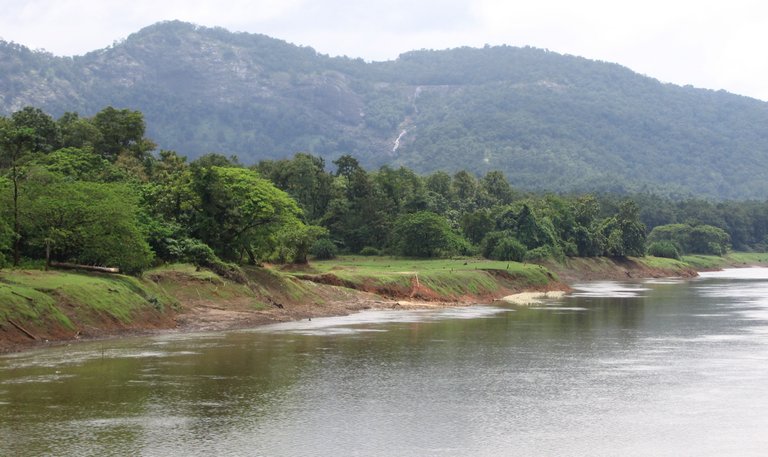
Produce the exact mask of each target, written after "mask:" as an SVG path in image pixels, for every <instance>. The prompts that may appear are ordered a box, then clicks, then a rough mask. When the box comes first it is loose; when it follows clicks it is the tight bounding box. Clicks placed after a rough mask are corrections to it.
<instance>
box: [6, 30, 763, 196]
mask: <svg viewBox="0 0 768 457" xmlns="http://www.w3.org/2000/svg"><path fill="white" fill-rule="evenodd" d="M26 105H33V106H37V107H40V108H43V109H44V110H46V111H48V112H49V113H51V114H52V115H54V116H59V115H61V114H63V113H64V112H66V111H77V112H79V113H80V114H81V115H86V116H89V115H92V114H94V113H96V112H97V111H99V110H100V109H102V108H104V107H105V106H108V105H112V106H115V107H118V108H131V109H136V110H140V111H142V112H143V113H144V115H145V118H146V121H147V125H148V135H149V136H150V137H151V138H152V139H153V140H155V141H156V142H157V143H158V144H159V145H160V147H161V148H163V149H174V150H176V151H178V152H180V153H183V154H186V155H188V156H190V157H196V156H199V155H200V154H203V153H206V152H220V153H224V154H227V155H229V154H236V155H238V156H239V157H240V159H241V160H242V161H243V162H245V163H253V162H256V161H258V160H262V159H272V158H280V157H286V156H290V155H292V154H293V153H295V152H299V151H302V152H311V153H313V154H316V155H320V156H323V157H325V158H327V159H333V158H335V157H337V156H339V155H341V154H353V155H355V156H356V157H358V158H359V159H360V161H361V162H362V163H363V164H364V165H367V166H369V167H377V166H380V165H384V164H388V165H391V166H399V165H406V166H408V167H411V168H413V169H415V170H417V171H420V172H430V171H434V170H438V169H441V170H446V171H455V170H459V169H469V170H472V171H474V172H477V173H485V172H487V171H489V170H495V169H498V170H502V171H503V172H504V173H505V174H506V175H507V177H508V178H509V180H510V181H511V182H512V184H513V185H514V186H516V187H519V188H525V189H534V190H555V191H571V190H577V191H585V190H613V191H622V190H633V191H636V190H643V189H649V190H654V191H661V192H664V193H667V194H679V195H685V194H689V193H694V194H697V195H701V196H707V197H715V198H760V199H764V198H768V180H766V179H765V176H768V103H765V102H761V101H758V100H754V99H750V98H747V97H741V96H737V95H733V94H729V93H727V92H724V91H718V92H715V91H710V90H702V89H694V88H691V87H679V86H675V85H671V84H661V83H660V82H658V81H657V80H655V79H652V78H649V77H646V76H641V75H638V74H636V73H633V72H632V71H630V70H628V69H626V68H624V67H621V66H619V65H616V64H611V63H605V62H596V61H591V60H588V59H584V58H580V57H574V56H567V55H560V54H556V53H553V52H548V51H544V50H541V49H534V48H515V47H509V46H501V47H485V48H482V49H473V48H458V49H452V50H446V51H414V52H408V53H405V54H403V55H401V56H400V57H399V58H398V59H397V60H394V61H388V62H373V63H366V62H364V61H363V60H360V59H349V58H331V57H328V56H325V55H321V54H318V53H317V52H315V51H314V50H313V49H312V48H307V47H298V46H294V45H292V44H289V43H286V42H284V41H280V40H276V39H273V38H269V37H267V36H263V35H254V34H246V33H231V32H228V31H226V30H224V29H221V28H204V27H198V26H195V25H191V24H187V23H182V22H163V23H159V24H156V25H153V26H150V27H147V28H145V29H143V30H141V31H139V32H138V33H135V34H133V35H131V36H129V37H128V38H127V39H126V40H125V41H123V42H121V43H118V44H115V45H113V46H112V47H109V48H107V49H102V50H98V51H94V52H91V53H88V54H86V55H84V56H78V57H74V58H69V57H66V58H65V57H56V56H53V55H51V54H47V53H43V52H35V51H30V50H29V49H27V48H25V47H23V46H20V45H17V44H13V43H0V110H2V113H3V114H9V113H11V112H13V111H16V110H18V109H20V108H22V107H23V106H26Z"/></svg>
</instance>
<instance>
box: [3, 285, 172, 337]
mask: <svg viewBox="0 0 768 457" xmlns="http://www.w3.org/2000/svg"><path fill="white" fill-rule="evenodd" d="M177 304H178V303H177V301H176V300H175V299H174V298H173V297H171V296H170V295H168V294H166V293H164V292H163V291H162V290H161V289H160V288H158V287H157V286H156V285H155V284H153V283H152V282H148V281H143V280H140V279H137V278H134V277H130V276H123V275H103V274H97V273H75V272H62V271H39V270H8V271H2V272H0V345H1V344H2V343H3V342H6V343H9V344H13V343H23V342H28V341H30V340H39V341H45V340H60V339H71V338H76V337H80V336H97V335H100V334H104V333H111V332H114V331H116V330H121V329H122V330H128V329H143V328H158V327H167V326H170V325H172V322H171V321H170V320H169V319H167V316H168V315H169V314H170V313H171V312H172V311H173V309H174V307H176V306H177Z"/></svg>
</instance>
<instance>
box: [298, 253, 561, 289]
mask: <svg viewBox="0 0 768 457" xmlns="http://www.w3.org/2000/svg"><path fill="white" fill-rule="evenodd" d="M290 273H292V274H300V275H307V274H310V275H323V274H332V275H334V276H335V277H336V278H339V279H341V280H343V281H345V282H349V283H352V284H353V285H355V286H356V288H361V289H366V290H370V289H377V290H382V291H394V292H397V291H399V292H400V293H402V292H403V291H408V290H412V289H413V288H414V287H415V286H419V287H420V288H426V289H429V290H431V291H433V292H434V293H435V294H436V295H438V296H441V297H443V298H457V297H460V296H464V295H484V294H492V293H494V292H496V291H498V290H499V289H500V288H501V287H502V286H508V287H530V286H544V285H546V284H548V283H549V282H551V281H553V280H556V279H555V277H554V275H552V273H550V272H549V271H548V270H546V269H545V268H544V267H541V266H539V265H534V264H522V263H518V262H505V261H494V260H485V259H469V258H459V259H412V258H398V257H363V256H342V257H339V258H336V259H333V260H322V261H319V260H318V261H314V262H312V263H311V264H310V266H309V267H308V268H306V269H303V270H300V271H295V272H290Z"/></svg>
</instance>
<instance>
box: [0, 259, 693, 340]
mask: <svg viewBox="0 0 768 457" xmlns="http://www.w3.org/2000/svg"><path fill="white" fill-rule="evenodd" d="M593 264H594V262H590V261H582V260H579V261H577V262H573V263H570V264H568V263H566V264H554V263H553V264H545V265H544V266H545V267H546V268H547V269H549V270H551V271H553V272H554V273H556V274H557V275H558V277H559V279H558V280H557V281H553V282H552V283H550V284H548V285H546V286H545V287H508V286H507V287H501V288H500V289H499V290H498V291H497V292H496V293H495V294H494V295H493V296H489V295H484V296H466V297H460V298H458V299H456V298H455V297H451V299H442V300H441V299H440V297H434V296H430V297H428V298H429V299H426V300H425V299H424V297H421V296H415V297H414V296H413V294H411V296H407V295H402V296H389V297H387V296H382V295H377V294H374V293H371V292H367V291H365V290H354V289H349V288H345V287H339V286H331V285H324V284H313V287H315V288H317V289H318V291H319V292H318V294H320V295H321V296H322V297H323V298H322V299H317V300H313V301H309V302H300V301H294V302H291V303H284V304H282V303H275V305H276V306H272V307H269V308H267V309H258V310H256V309H253V308H252V307H250V306H247V304H246V303H245V302H244V301H243V300H242V297H232V298H229V299H221V300H198V299H189V298H187V299H182V300H180V307H179V309H177V310H176V311H174V312H173V313H171V315H169V316H164V317H163V318H162V319H159V320H157V321H149V322H147V321H144V322H142V321H139V322H138V323H137V324H136V325H132V326H129V327H123V328H110V327H109V326H107V327H105V328H98V327H92V328H87V329H85V330H83V331H79V332H78V333H77V334H76V335H74V336H69V337H67V336H64V335H62V338H58V339H55V338H54V339H41V340H38V341H32V340H29V339H26V338H21V337H19V335H16V337H15V338H12V339H11V338H3V335H2V333H4V332H0V353H10V352H19V351H25V350H32V349H38V348H42V347H48V346H61V345H67V344H73V343H77V342H80V341H98V340H105V339H114V338H125V337H140V336H151V335H158V334H165V333H195V332H218V331H228V330H238V329H247V328H254V327H259V326H263V325H268V324H274V323H280V322H289V321H298V320H303V319H309V318H316V317H330V316H344V315H349V314H352V313H356V312H360V311H364V310H387V309H427V308H446V307H458V306H471V305H474V304H481V303H492V302H493V301H495V300H501V299H503V298H504V297H506V296H510V295H513V294H519V293H527V292H547V291H562V292H567V291H568V290H569V289H570V287H569V284H573V283H575V282H581V281H591V280H627V279H645V278H659V277H672V276H675V277H694V276H696V275H697V273H696V271H695V270H693V269H682V270H680V269H679V270H675V271H669V270H664V269H654V268H649V267H647V266H646V265H644V264H641V263H638V262H635V261H630V260H626V261H620V262H614V261H611V262H610V264H609V265H607V266H606V265H602V266H600V267H599V268H596V267H594V265H593ZM304 281H306V280H304Z"/></svg>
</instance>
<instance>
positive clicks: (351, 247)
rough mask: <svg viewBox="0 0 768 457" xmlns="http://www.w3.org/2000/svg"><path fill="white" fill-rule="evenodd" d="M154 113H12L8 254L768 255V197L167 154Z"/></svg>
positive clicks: (203, 258) (248, 258) (110, 261)
mask: <svg viewBox="0 0 768 457" xmlns="http://www.w3.org/2000/svg"><path fill="white" fill-rule="evenodd" d="M145 133H146V125H145V120H144V117H143V114H142V113H141V112H138V111H133V110H130V109H115V108H113V107H107V108H104V109H102V110H101V111H99V112H98V113H96V114H95V115H94V116H92V117H81V116H79V115H78V114H76V113H71V112H68V113H65V114H63V115H62V116H60V117H59V118H57V119H54V118H53V117H52V116H50V115H49V114H47V113H45V112H43V111H42V110H41V109H39V108H33V107H26V108H23V109H21V110H19V111H16V112H14V113H13V114H11V115H10V116H8V117H0V159H1V160H0V167H1V170H2V178H0V200H2V206H0V254H1V255H0V261H1V262H2V263H3V264H9V263H12V264H15V265H20V264H24V263H30V262H31V264H32V265H39V264H40V262H43V261H44V260H46V259H49V260H57V261H66V262H75V263H79V264H92V265H105V266H117V267H120V268H121V269H123V270H124V271H126V272H129V273H140V272H141V271H143V270H144V269H146V268H148V267H150V266H152V265H154V264H157V263H162V262H177V261H184V262H192V263H194V264H196V265H199V266H204V267H208V268H211V269H214V270H215V271H218V272H221V273H222V274H225V275H236V274H237V264H242V263H260V262H296V263H303V262H306V261H307V258H308V256H310V255H313V256H315V257H317V258H329V257H333V256H335V255H336V254H337V253H339V252H343V253H360V254H363V255H377V254H382V253H387V254H395V255H403V256H414V257H440V256H455V255H482V256H485V257H487V258H492V259H501V260H517V261H528V260H542V259H563V258H564V257H566V256H588V257H590V256H611V257H623V256H640V255H644V254H645V253H646V250H648V251H649V252H651V253H652V254H654V255H660V256H666V257H678V256H680V255H681V254H687V253H708V254H722V253H724V252H725V251H726V250H728V249H730V248H731V247H733V248H735V249H740V250H760V251H764V250H765V249H766V242H767V241H768V239H767V238H766V234H768V202H765V201H762V202H758V201H744V202H718V203H713V202H709V201H706V200H698V199H695V200H682V201H673V200H670V199H666V198H662V197H659V196H654V195H652V194H637V195H633V196H632V197H631V198H626V196H617V195H613V194H579V195H570V194H561V195H556V194H533V193H529V192H523V191H520V190H518V189H515V188H513V187H512V186H511V185H510V183H509V181H508V180H507V179H506V178H505V176H504V173H502V172H501V171H498V170H494V171H489V172H487V173H485V174H484V175H482V176H477V175H474V174H473V173H471V172H469V171H467V170H462V171H459V172H456V173H453V174H449V173H447V172H444V171H438V172H434V173H431V174H426V175H419V174H417V173H415V172H414V171H413V170H411V169H408V168H405V167H398V168H392V167H389V166H382V167H380V168H379V169H377V170H376V171H368V170H366V169H365V168H363V167H362V166H361V165H360V163H359V162H358V160H357V159H356V158H354V157H353V156H351V155H344V156H341V157H339V158H338V159H337V160H334V161H333V163H332V167H331V168H333V170H329V169H328V168H329V166H327V165H328V164H326V163H325V161H324V159H323V158H321V157H319V156H315V155H311V154H307V153H298V154H296V155H294V156H293V157H292V158H290V159H281V160H264V161H261V162H259V163H258V164H256V165H254V166H251V167H246V166H244V165H242V164H241V163H240V162H239V160H238V159H237V158H236V157H234V156H225V155H220V154H207V155H203V156H201V157H198V158H197V159H195V160H193V161H191V162H188V160H187V158H186V157H184V156H183V155H180V154H178V153H176V152H174V151H169V150H160V151H159V152H158V151H156V145H155V143H154V142H153V141H152V140H150V139H149V138H147V137H146V136H145Z"/></svg>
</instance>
